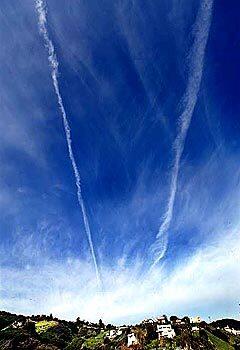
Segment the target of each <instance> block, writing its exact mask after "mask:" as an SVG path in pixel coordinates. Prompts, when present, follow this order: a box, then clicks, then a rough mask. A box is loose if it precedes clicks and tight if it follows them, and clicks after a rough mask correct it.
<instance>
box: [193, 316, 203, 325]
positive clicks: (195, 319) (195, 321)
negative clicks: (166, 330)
mask: <svg viewBox="0 0 240 350" xmlns="http://www.w3.org/2000/svg"><path fill="white" fill-rule="evenodd" d="M201 322H202V320H201V317H200V316H194V317H190V323H201Z"/></svg>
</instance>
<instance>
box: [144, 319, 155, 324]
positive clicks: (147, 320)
mask: <svg viewBox="0 0 240 350" xmlns="http://www.w3.org/2000/svg"><path fill="white" fill-rule="evenodd" d="M154 322H155V321H154V320H153V319H152V318H145V320H143V321H142V324H149V323H151V324H153V323H154Z"/></svg>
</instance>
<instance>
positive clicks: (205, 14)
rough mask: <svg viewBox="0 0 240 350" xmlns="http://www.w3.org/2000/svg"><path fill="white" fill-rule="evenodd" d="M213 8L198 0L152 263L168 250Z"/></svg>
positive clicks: (157, 260) (209, 4)
mask: <svg viewBox="0 0 240 350" xmlns="http://www.w3.org/2000/svg"><path fill="white" fill-rule="evenodd" d="M212 7H213V1H208V0H206V1H201V2H200V7H199V10H198V13H197V17H196V22H195V24H194V41H193V45H192V48H191V51H190V54H189V67H188V81H187V87H186V91H185V93H184V96H183V102H182V109H183V112H182V114H181V115H180V117H179V119H178V124H179V126H178V134H177V137H176V139H175V141H174V145H173V150H174V158H173V167H172V174H171V181H170V193H169V197H168V200H167V208H166V212H165V213H164V215H163V221H162V223H161V225H160V228H159V231H158V234H157V236H156V242H155V243H154V245H153V246H152V248H151V249H152V251H153V254H154V259H153V265H152V266H154V265H155V264H157V263H158V262H159V261H160V260H161V259H162V258H163V257H164V255H165V253H166V250H167V245H168V237H167V232H168V229H169V227H170V224H171V220H172V215H173V207H174V202H175V197H176V192H177V182H178V174H179V169H180V162H181V157H182V153H183V150H184V144H185V140H186V137H187V133H188V128H189V126H190V123H191V119H192V115H193V112H194V108H195V105H196V102H197V97H198V92H199V88H200V84H201V79H202V72H203V64H204V55H205V50H206V45H207V40H208V34H209V28H210V25H211V16H212Z"/></svg>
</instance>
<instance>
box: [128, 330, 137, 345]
mask: <svg viewBox="0 0 240 350" xmlns="http://www.w3.org/2000/svg"><path fill="white" fill-rule="evenodd" d="M137 344H138V340H137V337H136V336H135V334H134V333H130V334H128V341H127V346H131V345H137Z"/></svg>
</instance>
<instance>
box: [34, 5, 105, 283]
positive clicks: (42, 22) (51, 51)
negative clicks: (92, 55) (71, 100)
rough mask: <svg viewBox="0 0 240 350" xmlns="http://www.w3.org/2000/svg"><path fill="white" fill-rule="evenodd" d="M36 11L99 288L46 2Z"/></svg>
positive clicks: (98, 276) (95, 261)
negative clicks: (60, 87)
mask: <svg viewBox="0 0 240 350" xmlns="http://www.w3.org/2000/svg"><path fill="white" fill-rule="evenodd" d="M35 6H36V10H37V13H38V25H39V31H40V33H41V34H42V36H43V39H44V42H45V47H46V49H47V51H48V60H49V63H50V66H51V76H52V82H53V86H54V90H55V93H56V96H57V101H58V105H59V109H60V112H61V116H62V119H63V125H64V130H65V135H66V141H67V146H68V154H69V158H70V160H71V164H72V168H73V172H74V176H75V181H76V186H77V198H78V203H79V206H80V208H81V211H82V215H83V221H84V227H85V232H86V235H87V239H88V243H89V247H90V251H91V255H92V259H93V263H94V268H95V272H96V279H97V283H98V286H99V287H101V286H102V281H101V277H100V272H99V267H98V263H97V259H96V254H95V249H94V245H93V240H92V234H91V230H90V226H89V221H88V217H87V212H86V208H85V205H84V202H83V197H82V189H81V177H80V173H79V171H78V167H77V164H76V161H75V157H74V154H73V150H72V139H71V128H70V125H69V122H68V118H67V114H66V111H65V108H64V104H63V100H62V96H61V93H60V90H59V84H58V78H57V77H58V60H57V56H56V53H55V48H54V45H53V42H52V41H51V39H50V37H49V34H48V30H47V12H46V4H45V1H44V0H36V2H35Z"/></svg>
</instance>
